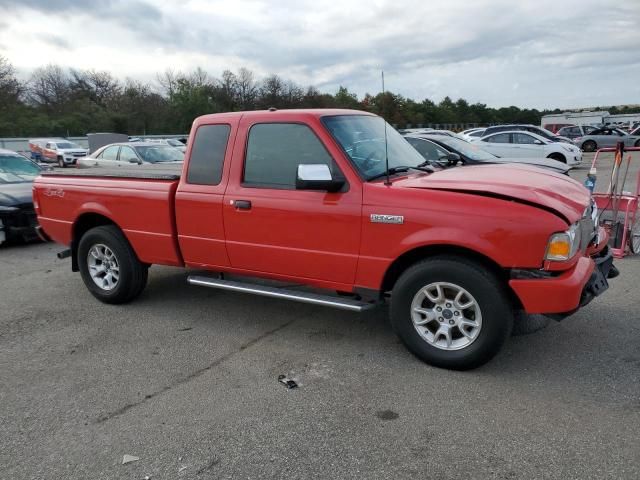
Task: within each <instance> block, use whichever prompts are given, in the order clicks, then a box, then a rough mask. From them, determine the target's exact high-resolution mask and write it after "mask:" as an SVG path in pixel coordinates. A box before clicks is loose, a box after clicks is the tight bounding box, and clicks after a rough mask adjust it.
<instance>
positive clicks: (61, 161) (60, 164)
mask: <svg viewBox="0 0 640 480" xmlns="http://www.w3.org/2000/svg"><path fill="white" fill-rule="evenodd" d="M58 166H59V167H60V168H65V167H66V165H65V163H64V158H62V157H58Z"/></svg>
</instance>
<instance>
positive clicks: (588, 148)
mask: <svg viewBox="0 0 640 480" xmlns="http://www.w3.org/2000/svg"><path fill="white" fill-rule="evenodd" d="M597 148H598V145H596V142H594V141H593V140H587V141H586V142H584V143H583V144H582V151H583V152H595V151H596V149H597Z"/></svg>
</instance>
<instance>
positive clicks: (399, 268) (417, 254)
mask: <svg viewBox="0 0 640 480" xmlns="http://www.w3.org/2000/svg"><path fill="white" fill-rule="evenodd" d="M438 255H448V256H456V257H461V258H465V259H467V260H472V261H474V262H476V263H478V264H480V265H482V266H483V267H485V268H486V269H487V270H489V271H490V272H492V273H493V274H494V275H495V276H496V277H497V278H498V279H499V280H500V281H501V282H502V283H503V284H504V285H505V287H506V289H507V291H508V292H509V295H510V297H511V300H512V302H513V305H514V307H515V308H522V305H521V302H520V300H519V299H518V297H517V296H516V294H515V292H513V290H512V289H511V288H509V272H508V271H507V270H506V269H504V268H502V267H501V266H500V265H498V264H497V263H496V262H495V261H494V260H492V259H491V258H489V257H487V256H485V255H483V254H481V253H478V252H476V251H474V250H470V249H468V248H465V247H459V246H455V245H427V246H423V247H418V248H415V249H413V250H410V251H408V252H405V253H403V254H402V255H400V256H399V257H398V258H396V259H395V260H394V261H393V263H392V264H391V265H390V266H389V268H388V269H387V271H386V273H385V275H384V278H383V279H382V286H381V289H380V291H381V293H382V294H384V293H385V292H389V291H391V290H393V286H394V285H395V283H396V281H397V280H398V279H399V278H400V275H402V273H403V272H404V271H405V270H406V269H407V268H409V267H410V266H411V265H414V264H415V263H417V262H419V261H422V260H425V259H428V258H429V257H436V256H438Z"/></svg>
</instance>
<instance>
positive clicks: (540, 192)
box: [393, 164, 591, 224]
mask: <svg viewBox="0 0 640 480" xmlns="http://www.w3.org/2000/svg"><path fill="white" fill-rule="evenodd" d="M393 185H394V186H398V187H404V188H424V189H432V190H448V191H455V192H461V193H468V194H473V195H483V196H489V197H497V198H504V199H505V200H510V201H520V202H522V203H526V204H531V205H535V206H538V207H540V208H543V209H545V210H550V211H553V212H554V213H555V214H556V215H559V216H561V217H562V218H563V219H564V220H566V221H567V222H568V223H570V224H571V223H574V222H577V221H578V220H580V219H581V218H582V216H583V214H584V211H585V209H586V208H587V207H588V206H589V204H590V201H591V199H590V196H589V191H588V190H587V189H586V188H584V187H583V186H582V185H580V183H578V182H576V181H575V180H573V179H571V178H569V177H568V176H566V175H561V174H558V173H554V172H552V171H550V170H542V169H541V168H538V167H530V166H526V165H514V164H510V165H504V164H503V165H474V166H467V167H458V168H451V169H449V170H442V171H439V172H435V173H432V174H430V175H413V176H410V177H404V178H401V179H398V180H395V181H394V182H393Z"/></svg>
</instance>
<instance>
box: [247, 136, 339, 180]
mask: <svg viewBox="0 0 640 480" xmlns="http://www.w3.org/2000/svg"><path fill="white" fill-rule="evenodd" d="M320 163H322V164H325V165H328V166H329V169H330V170H331V171H332V172H335V170H336V167H335V166H334V162H333V158H331V156H330V155H329V152H327V150H326V149H325V147H324V145H323V144H322V142H321V141H320V139H318V137H317V136H316V135H315V134H314V133H313V131H312V130H311V129H310V128H309V127H308V126H307V125H301V124H297V123H262V124H256V125H254V126H253V127H251V130H249V138H248V141H247V150H246V156H245V163H244V178H243V184H244V185H245V186H249V187H264V188H277V189H285V190H293V189H295V188H296V176H297V172H298V165H299V164H320ZM334 175H335V176H339V175H336V174H335V173H334Z"/></svg>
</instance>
